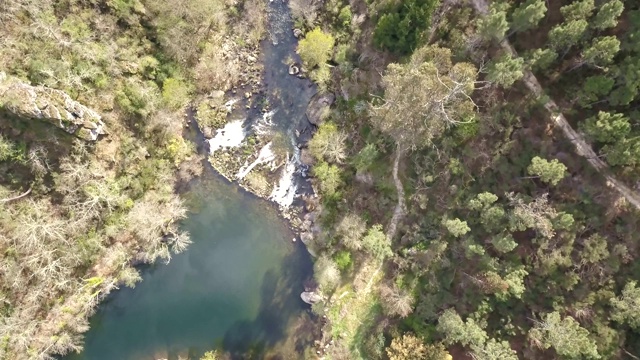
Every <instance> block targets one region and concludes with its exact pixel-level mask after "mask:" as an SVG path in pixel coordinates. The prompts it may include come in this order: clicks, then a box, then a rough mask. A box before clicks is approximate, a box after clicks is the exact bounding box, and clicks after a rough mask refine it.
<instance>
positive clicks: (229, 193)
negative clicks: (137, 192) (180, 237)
mask: <svg viewBox="0 0 640 360" xmlns="http://www.w3.org/2000/svg"><path fill="white" fill-rule="evenodd" d="M185 196H186V197H187V198H188V199H189V203H190V206H191V210H192V214H191V215H190V216H189V218H188V219H187V220H186V221H185V223H184V227H185V228H186V229H187V230H189V231H190V233H191V235H192V239H193V244H192V245H191V246H190V247H189V248H188V250H187V251H186V252H185V253H183V254H179V255H176V256H174V257H173V258H172V259H171V261H170V263H169V264H167V265H165V264H163V263H161V264H156V265H154V266H152V267H151V268H149V269H147V270H145V271H144V272H143V278H144V280H143V281H142V282H141V283H139V284H138V285H137V286H136V288H135V289H128V288H127V289H122V290H119V291H117V292H115V293H114V294H113V295H112V296H111V297H110V298H109V299H108V300H107V301H106V302H105V304H104V305H103V306H102V307H101V309H100V311H99V312H98V313H97V314H96V315H95V316H94V317H93V319H92V321H91V330H90V331H89V332H88V333H87V335H86V338H85V351H84V352H83V353H82V354H80V355H76V356H71V357H69V358H68V359H69V360H80V359H82V360H85V359H86V360H102V359H104V360H107V359H109V360H111V359H122V360H128V359H154V358H166V357H168V358H170V359H171V358H177V356H178V355H182V356H183V357H184V356H185V355H187V354H189V355H191V356H193V357H196V356H199V355H200V354H201V353H202V352H204V351H205V350H208V349H211V348H216V347H220V346H222V347H223V348H224V349H225V350H227V351H231V352H232V353H235V354H236V355H239V354H241V353H246V352H247V351H249V350H252V349H253V350H254V355H252V356H251V358H261V356H260V354H261V353H262V351H261V349H265V348H266V349H269V348H271V347H273V346H274V345H275V344H276V343H278V342H279V341H281V340H283V339H284V338H286V337H287V333H288V332H290V325H291V323H293V322H295V319H296V318H298V317H300V316H301V314H302V313H303V312H304V311H305V309H307V308H308V305H306V304H304V303H303V302H302V301H301V300H300V297H299V294H300V292H302V291H303V290H304V289H303V284H302V283H303V281H304V280H305V279H307V278H309V277H310V276H311V262H310V259H309V256H308V255H307V252H306V250H305V249H304V248H303V246H302V244H301V243H300V242H295V243H294V242H292V238H293V234H292V233H291V231H290V230H289V229H288V228H287V226H286V225H285V223H284V222H283V221H282V219H280V218H279V217H278V215H277V212H276V210H275V209H274V208H273V207H272V206H270V205H269V204H267V203H266V202H265V201H263V200H260V199H256V198H255V197H253V196H250V195H247V194H246V193H244V192H242V191H240V190H238V188H237V187H236V186H235V185H232V184H229V183H226V182H225V181H224V180H222V179H220V178H218V177H216V176H213V175H208V176H205V178H204V179H202V180H199V181H198V182H197V183H196V184H194V186H193V188H192V189H191V191H190V192H189V193H187V194H186V195H185Z"/></svg>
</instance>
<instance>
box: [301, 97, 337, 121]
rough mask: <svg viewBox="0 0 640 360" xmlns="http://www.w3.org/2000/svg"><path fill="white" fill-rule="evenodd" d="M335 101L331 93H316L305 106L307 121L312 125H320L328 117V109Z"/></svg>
mask: <svg viewBox="0 0 640 360" xmlns="http://www.w3.org/2000/svg"><path fill="white" fill-rule="evenodd" d="M335 100H336V97H335V95H333V94H332V93H317V94H315V95H314V96H313V97H312V98H311V101H309V105H307V119H309V122H310V123H312V124H313V125H316V126H318V125H320V124H321V123H322V122H323V121H324V119H326V118H327V116H329V109H330V107H331V105H332V104H333V102H334V101H335Z"/></svg>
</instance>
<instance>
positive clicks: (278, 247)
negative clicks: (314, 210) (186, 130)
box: [65, 0, 315, 360]
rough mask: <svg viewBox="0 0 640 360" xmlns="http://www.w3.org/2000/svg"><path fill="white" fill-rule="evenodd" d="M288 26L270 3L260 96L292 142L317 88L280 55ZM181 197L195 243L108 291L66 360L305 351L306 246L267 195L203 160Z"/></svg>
mask: <svg viewBox="0 0 640 360" xmlns="http://www.w3.org/2000/svg"><path fill="white" fill-rule="evenodd" d="M291 26H292V21H291V19H290V16H289V10H288V8H287V5H286V4H285V3H284V2H281V1H279V0H275V1H273V2H271V3H270V4H269V29H270V30H269V36H268V38H267V39H266V40H265V41H264V43H263V59H262V60H263V62H264V65H265V84H266V85H267V86H266V87H267V98H268V99H269V101H270V103H271V104H272V108H273V109H275V112H274V113H273V118H272V123H273V128H274V131H281V132H284V133H286V134H288V135H289V136H290V138H291V139H292V143H296V142H298V141H304V139H305V138H308V137H309V136H310V129H311V128H310V126H309V124H308V122H307V121H306V119H305V115H304V110H305V109H306V105H307V103H308V101H309V99H310V98H311V96H312V95H313V93H315V88H314V87H313V86H312V85H311V84H310V82H309V81H308V80H304V79H298V78H296V77H294V76H290V75H288V65H287V61H288V60H289V59H291V58H292V59H294V60H296V58H297V55H295V53H294V50H295V46H296V43H297V41H296V39H295V38H294V37H293V35H292V33H291ZM296 133H297V134H296ZM292 149H293V150H292V156H291V159H292V161H293V160H294V155H296V153H295V152H297V151H298V149H297V147H292ZM298 173H299V171H298ZM184 196H185V198H186V200H187V202H188V205H189V208H190V215H189V217H188V219H187V220H186V221H185V222H184V224H183V226H184V228H185V229H186V230H188V231H189V232H190V233H191V237H192V240H193V244H192V245H191V246H190V247H189V248H188V249H187V251H186V252H185V253H183V254H179V255H176V256H174V257H173V258H172V259H171V261H170V263H169V264H155V265H153V266H150V267H148V268H146V269H144V270H143V281H142V282H141V283H139V284H138V285H137V286H136V288H135V289H128V288H124V289H121V290H118V291H116V292H114V293H113V294H112V295H111V296H109V297H108V299H106V301H105V302H104V304H103V305H102V306H101V307H100V309H99V311H98V312H97V313H96V315H94V316H93V318H92V319H91V329H90V331H89V332H88V333H87V334H86V336H85V350H84V351H83V352H82V353H81V354H76V355H71V356H68V357H66V358H65V360H113V359H118V360H133V359H135V360H140V359H160V358H168V359H178V357H179V356H180V357H181V358H187V357H189V358H195V359H197V358H198V357H199V356H200V355H201V354H202V353H203V352H205V351H207V350H210V349H214V348H218V349H223V350H225V351H228V352H230V353H231V354H233V355H234V356H233V357H234V358H250V359H261V358H265V356H266V355H265V354H270V355H273V354H279V356H282V357H283V358H287V359H295V358H302V356H303V355H302V354H301V351H302V348H303V347H304V346H306V345H309V342H310V341H311V340H312V338H311V337H310V336H309V335H310V334H302V333H303V332H304V331H302V330H301V329H303V328H304V326H305V324H308V323H307V322H306V320H305V319H307V318H308V316H309V315H308V309H309V306H308V305H306V304H304V303H303V302H302V301H301V300H300V296H299V295H300V293H301V292H302V291H304V286H303V283H304V281H306V280H308V279H310V278H311V275H312V263H311V259H310V257H309V255H308V253H307V251H306V249H304V245H303V244H302V243H301V242H300V241H297V242H293V241H292V239H293V237H294V234H293V233H292V232H291V230H290V229H289V228H288V226H287V224H286V223H285V222H284V221H283V220H282V219H281V218H280V217H279V215H278V212H277V210H276V208H275V206H274V205H273V204H270V203H267V202H266V201H265V200H261V199H258V198H256V197H254V196H252V195H250V194H247V193H246V192H244V191H242V190H240V189H239V187H238V186H237V185H236V184H232V183H229V182H228V181H226V180H224V179H222V178H221V177H220V176H217V175H215V174H213V172H212V171H211V169H210V168H209V167H208V169H207V171H205V174H204V175H203V176H202V178H200V179H198V180H196V181H194V182H193V184H192V185H191V188H190V190H189V191H187V192H186V194H185V195H184ZM293 338H295V341H292V340H291V339H293ZM292 344H293V345H292ZM282 351H285V352H286V351H289V353H286V354H283V353H282ZM247 354H249V355H247Z"/></svg>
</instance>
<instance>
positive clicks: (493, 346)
mask: <svg viewBox="0 0 640 360" xmlns="http://www.w3.org/2000/svg"><path fill="white" fill-rule="evenodd" d="M471 350H472V352H471V357H473V359H474V360H518V355H517V353H516V352H515V350H513V349H511V346H510V345H509V342H507V341H497V340H496V339H489V341H487V342H486V343H485V344H484V345H483V346H478V345H472V346H471Z"/></svg>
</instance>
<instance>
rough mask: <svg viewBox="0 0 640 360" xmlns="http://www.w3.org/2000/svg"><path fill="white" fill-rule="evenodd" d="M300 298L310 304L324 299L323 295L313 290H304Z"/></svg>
mask: <svg viewBox="0 0 640 360" xmlns="http://www.w3.org/2000/svg"><path fill="white" fill-rule="evenodd" d="M300 298H301V299H302V301H304V302H306V303H307V304H309V305H313V304H316V303H319V302H320V301H322V300H323V297H322V295H320V294H318V293H315V292H313V291H305V292H303V293H302V294H300Z"/></svg>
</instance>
